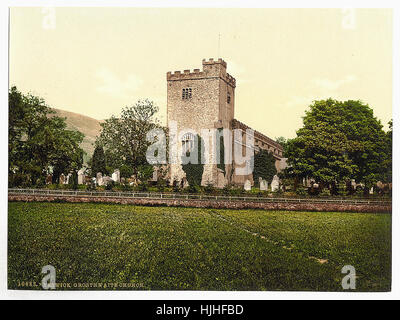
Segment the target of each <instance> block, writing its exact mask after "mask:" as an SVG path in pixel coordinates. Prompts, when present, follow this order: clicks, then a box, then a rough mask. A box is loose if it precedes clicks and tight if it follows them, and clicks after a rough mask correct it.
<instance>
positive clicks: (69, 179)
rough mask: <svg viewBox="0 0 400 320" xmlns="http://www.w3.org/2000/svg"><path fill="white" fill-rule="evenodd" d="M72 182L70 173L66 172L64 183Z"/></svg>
mask: <svg viewBox="0 0 400 320" xmlns="http://www.w3.org/2000/svg"><path fill="white" fill-rule="evenodd" d="M69 183H72V173H68V175H67V178H66V179H65V184H69Z"/></svg>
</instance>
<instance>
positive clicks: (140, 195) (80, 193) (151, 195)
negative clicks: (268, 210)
mask: <svg viewBox="0 0 400 320" xmlns="http://www.w3.org/2000/svg"><path fill="white" fill-rule="evenodd" d="M8 194H9V195H37V196H46V195H47V196H63V197H66V196H67V197H96V198H98V197H104V198H137V199H187V200H207V201H210V200H214V201H247V202H265V203H271V202H274V203H277V202H280V203H282V202H283V203H335V204H364V205H391V204H392V202H391V201H388V200H366V199H349V200H348V199H327V198H275V197H257V196H227V195H204V194H181V193H155V192H118V191H85V190H50V189H8Z"/></svg>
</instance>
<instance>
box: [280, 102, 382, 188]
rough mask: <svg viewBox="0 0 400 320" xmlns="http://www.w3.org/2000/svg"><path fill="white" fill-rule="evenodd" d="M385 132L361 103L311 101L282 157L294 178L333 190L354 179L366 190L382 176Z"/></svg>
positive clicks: (367, 107) (369, 109)
mask: <svg viewBox="0 0 400 320" xmlns="http://www.w3.org/2000/svg"><path fill="white" fill-rule="evenodd" d="M384 141H385V132H384V131H383V129H382V125H381V123H380V121H379V120H377V119H376V118H375V117H374V115H373V111H372V109H371V108H370V107H369V106H368V105H367V104H364V103H362V102H361V101H354V100H348V101H345V102H340V101H337V100H333V99H328V100H320V101H314V103H313V104H312V105H310V109H309V110H307V111H306V115H305V117H304V118H303V127H302V128H301V129H299V130H298V131H297V137H296V138H294V139H290V140H288V142H287V151H286V156H287V157H288V162H289V165H291V166H292V169H291V172H292V174H293V175H294V176H297V177H298V178H303V177H310V178H311V177H312V178H314V179H315V180H316V182H318V183H320V184H321V185H322V186H327V185H330V186H331V187H332V189H333V190H335V189H337V185H338V183H339V182H341V181H348V180H350V179H355V180H356V181H357V182H361V183H364V184H365V186H366V187H367V188H370V187H371V186H372V185H373V184H374V183H375V182H376V181H377V180H379V179H381V178H382V177H383V170H382V163H383V161H384V160H385V159H386V153H385V147H384V146H385V143H384Z"/></svg>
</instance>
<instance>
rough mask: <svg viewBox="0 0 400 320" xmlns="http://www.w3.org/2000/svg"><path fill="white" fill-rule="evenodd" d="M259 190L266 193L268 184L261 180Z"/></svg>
mask: <svg viewBox="0 0 400 320" xmlns="http://www.w3.org/2000/svg"><path fill="white" fill-rule="evenodd" d="M260 190H261V191H267V190H268V182H267V180H264V179H261V180H260Z"/></svg>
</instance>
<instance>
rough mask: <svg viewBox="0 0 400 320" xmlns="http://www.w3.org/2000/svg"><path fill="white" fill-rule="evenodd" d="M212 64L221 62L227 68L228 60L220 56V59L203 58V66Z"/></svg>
mask: <svg viewBox="0 0 400 320" xmlns="http://www.w3.org/2000/svg"><path fill="white" fill-rule="evenodd" d="M210 64H221V65H223V66H224V67H225V69H226V62H225V61H224V60H223V59H221V58H219V59H218V60H214V59H213V58H210V59H209V60H208V61H207V60H206V59H203V66H204V65H210Z"/></svg>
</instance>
